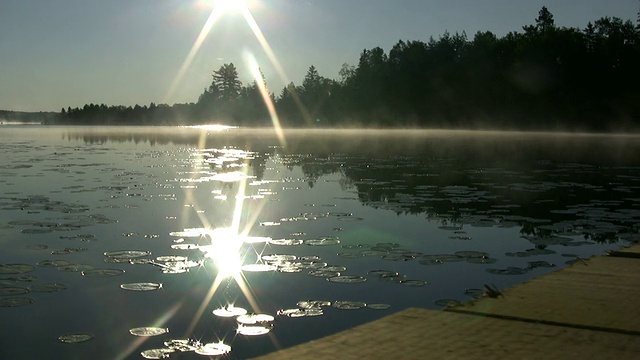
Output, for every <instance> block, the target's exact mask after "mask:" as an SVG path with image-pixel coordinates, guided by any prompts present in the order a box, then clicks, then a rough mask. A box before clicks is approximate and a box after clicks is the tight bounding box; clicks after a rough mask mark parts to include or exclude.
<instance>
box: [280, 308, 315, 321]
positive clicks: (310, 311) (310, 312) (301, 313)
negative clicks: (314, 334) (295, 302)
mask: <svg viewBox="0 0 640 360" xmlns="http://www.w3.org/2000/svg"><path fill="white" fill-rule="evenodd" d="M323 314H324V312H323V311H322V309H321V308H319V307H318V308H315V307H312V308H304V309H283V310H278V315H280V316H288V317H291V318H298V317H308V316H321V315H323Z"/></svg>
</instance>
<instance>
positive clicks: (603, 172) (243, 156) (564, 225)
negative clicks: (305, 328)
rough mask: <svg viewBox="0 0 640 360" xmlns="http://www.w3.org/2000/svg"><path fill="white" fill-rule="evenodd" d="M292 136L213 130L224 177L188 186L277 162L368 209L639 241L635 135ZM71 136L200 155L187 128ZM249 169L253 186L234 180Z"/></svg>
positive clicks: (639, 143)
mask: <svg viewBox="0 0 640 360" xmlns="http://www.w3.org/2000/svg"><path fill="white" fill-rule="evenodd" d="M285 135H286V136H287V146H286V147H282V146H279V145H278V142H277V139H276V137H275V135H274V134H273V132H272V131H271V130H243V129H226V130H224V131H218V132H207V133H206V136H205V139H204V146H206V148H205V149H201V150H199V156H202V157H203V158H204V163H208V164H211V167H212V169H216V170H220V169H223V170H224V171H223V172H219V173H217V172H214V173H206V172H203V173H201V174H199V176H198V177H197V179H185V181H191V182H197V181H229V182H233V181H238V180H240V179H243V178H244V177H248V178H255V179H256V180H257V181H263V180H264V170H265V167H266V164H267V163H268V162H269V161H272V162H279V163H281V164H282V165H283V166H285V167H286V168H288V169H293V168H294V167H299V168H300V169H301V170H302V173H303V174H304V177H305V181H306V183H307V185H308V187H309V188H312V187H313V186H315V185H316V183H317V182H318V181H323V180H322V177H323V176H327V175H331V174H339V175H340V178H339V179H338V182H339V184H340V186H341V188H342V189H344V190H345V191H350V190H355V191H356V193H357V197H358V199H359V201H360V202H361V203H363V204H365V205H367V206H371V207H374V208H380V209H388V210H392V211H394V212H396V213H397V214H398V215H400V214H424V215H425V216H426V217H427V218H429V219H432V220H434V221H438V222H441V223H442V224H443V225H454V226H460V227H462V226H464V225H470V226H476V227H477V226H490V227H492V226H499V227H520V228H521V233H522V235H523V236H525V237H526V238H531V239H539V238H542V237H549V236H551V235H562V234H569V235H581V236H584V238H585V239H586V240H590V241H596V242H615V241H618V239H619V238H620V237H623V238H625V237H631V238H633V237H634V236H635V235H633V234H635V233H637V232H638V228H637V226H635V224H636V223H637V220H638V218H640V212H639V211H638V209H637V208H636V205H635V204H636V203H637V199H636V198H635V197H634V195H633V194H634V193H635V192H636V191H638V189H640V178H639V176H638V175H637V174H638V169H640V162H639V160H638V159H637V157H636V156H635V154H637V153H638V150H639V149H640V138H638V137H636V136H622V135H585V134H582V135H580V134H578V135H575V134H574V135H572V134H550V133H542V134H527V133H500V132H476V133H474V132H464V131H462V132H461V131H456V132H446V131H418V130H416V131H409V132H401V131H390V132H389V131H386V132H375V131H349V130H344V131H334V130H330V131H325V132H323V131H308V130H307V131H289V132H287V133H285ZM65 136H66V137H67V138H69V139H79V138H81V139H82V140H83V141H85V142H87V143H107V142H109V141H115V142H123V141H134V142H149V143H150V144H156V143H158V144H160V143H163V144H168V143H173V144H184V145H196V144H199V145H203V135H202V132H201V130H200V131H196V130H194V129H189V128H181V129H180V130H179V131H178V132H177V133H176V132H167V131H165V130H162V129H153V131H152V132H149V129H148V128H145V129H143V130H139V131H135V132H133V133H129V132H125V131H123V132H122V133H113V132H111V131H109V132H106V133H100V132H99V131H97V130H96V132H94V133H91V132H90V133H89V134H87V133H86V132H85V131H73V130H72V131H69V132H68V133H66V134H65ZM212 145H216V146H217V147H211V146H212ZM246 165H248V166H250V167H251V169H252V172H253V174H254V175H253V177H249V176H248V175H246V173H243V172H238V171H228V170H230V169H232V168H233V167H241V166H246ZM324 181H326V180H324ZM218 191H220V190H218ZM263 195H264V194H263ZM260 196H261V195H260V194H256V195H254V198H258V197H260ZM217 198H218V199H225V198H226V195H225V194H222V193H220V194H217ZM276 220H277V219H276ZM456 238H458V239H465V238H466V235H461V236H457V237H456Z"/></svg>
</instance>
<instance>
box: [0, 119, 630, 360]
mask: <svg viewBox="0 0 640 360" xmlns="http://www.w3.org/2000/svg"><path fill="white" fill-rule="evenodd" d="M0 148H2V158H0V188H2V194H1V198H0V305H1V306H0V318H1V319H2V326H1V327H0V358H2V359H14V358H56V359H87V358H95V359H141V358H143V357H142V355H141V352H143V351H145V350H149V349H168V345H166V344H165V342H168V341H170V340H172V339H179V340H189V339H190V340H191V344H192V345H193V344H194V343H195V342H196V341H199V342H201V343H202V344H206V343H217V342H220V341H222V342H224V343H225V344H227V345H230V346H231V352H229V353H228V354H227V355H226V358H233V359H244V358H249V357H252V356H257V355H260V354H265V353H268V352H271V351H273V350H276V349H278V348H282V347H288V346H292V345H295V344H298V343H301V342H305V341H308V340H312V339H316V338H318V337H321V336H325V335H329V334H332V333H335V332H337V331H340V330H344V329H347V328H350V327H353V326H356V325H358V324H362V323H364V322H368V321H371V320H374V319H377V318H380V317H383V316H386V315H389V314H391V313H393V312H397V311H400V310H402V309H404V308H407V307H410V306H418V307H427V308H434V309H437V308H442V307H443V306H445V305H446V304H451V303H455V301H467V300H470V299H472V298H473V297H474V296H478V295H479V293H480V292H481V291H480V290H479V289H482V288H483V286H484V284H494V285H495V286H496V287H498V288H505V287H508V286H511V285H514V284H517V283H521V282H523V281H526V280H529V279H531V278H534V277H537V276H540V275H542V274H544V273H547V272H549V271H554V270H557V269H559V268H562V267H564V266H568V265H567V264H569V263H572V262H580V259H582V258H586V257H589V256H592V255H596V254H602V253H604V252H606V251H607V250H610V249H617V248H619V247H621V246H624V245H626V244H629V243H630V242H635V241H638V239H640V236H639V235H638V231H639V230H640V226H639V225H638V224H639V220H640V195H639V194H640V156H638V154H639V151H638V150H639V149H640V138H638V137H634V136H599V135H590V136H585V135H582V136H581V135H552V134H520V133H490V132H444V131H407V132H401V131H346V130H342V131H320V130H317V131H287V132H285V134H284V137H283V138H282V137H278V136H276V134H275V133H274V132H273V131H270V130H247V129H245V130H239V129H232V130H225V131H214V130H207V129H192V128H107V127H105V128H80V127H79V128H67V127H59V128H58V127H40V126H27V127H19V126H13V127H12V126H3V127H0ZM577 265H579V264H577ZM138 283H146V284H144V285H139V284H138ZM123 284H124V287H125V288H127V287H129V288H133V289H134V290H130V289H123V288H122V285H123ZM127 284H128V285H127ZM131 284H134V285H131ZM136 284H138V285H136ZM135 290H148V291H135ZM540 296H544V294H540ZM305 300H318V301H324V302H320V303H317V304H316V305H322V306H315V307H312V308H311V309H303V310H295V309H302V308H304V307H305V306H306V305H307V304H304V303H300V304H299V302H300V301H305ZM231 304H232V305H233V306H235V307H239V308H243V309H245V310H247V311H248V313H250V314H251V313H255V314H266V315H271V316H273V317H274V319H273V321H258V322H257V323H254V324H250V322H251V321H249V320H251V319H252V318H249V320H247V319H246V318H244V320H242V318H236V317H233V316H231V317H222V316H218V315H215V314H214V313H213V311H214V310H216V309H221V308H225V307H226V306H229V305H231ZM231 309H233V308H231ZM282 310H288V311H285V312H284V313H283V312H281V311H282ZM279 311H280V313H279ZM287 314H288V315H287ZM300 315H317V316H300ZM297 316H300V317H297ZM253 319H254V320H255V318H253ZM239 320H240V321H239ZM140 327H148V328H152V329H146V330H137V331H143V332H145V331H146V334H147V335H149V332H153V331H158V332H162V331H160V330H161V329H168V332H167V333H162V334H159V335H156V336H136V335H133V334H132V332H133V333H136V332H137V331H136V330H132V329H135V328H140ZM156 328H157V329H156ZM159 329H160V330H159ZM251 332H253V333H264V334H262V335H250V334H249V333H251ZM68 334H87V335H89V336H91V337H92V338H91V339H90V340H88V341H84V342H78V343H63V342H61V341H60V340H59V337H60V336H63V335H68ZM142 335H145V334H144V333H143V334H142ZM147 354H149V353H147ZM170 358H171V359H196V358H206V357H203V356H202V355H198V354H196V353H195V352H194V351H186V352H179V351H175V352H173V353H171V354H170Z"/></svg>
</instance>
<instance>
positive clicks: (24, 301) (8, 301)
mask: <svg viewBox="0 0 640 360" xmlns="http://www.w3.org/2000/svg"><path fill="white" fill-rule="evenodd" d="M30 304H33V299H31V298H26V297H9V298H0V307H18V306H25V305H30Z"/></svg>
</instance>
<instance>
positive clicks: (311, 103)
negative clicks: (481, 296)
mask: <svg viewBox="0 0 640 360" xmlns="http://www.w3.org/2000/svg"><path fill="white" fill-rule="evenodd" d="M639 64H640V14H639V18H638V21H637V22H636V24H634V23H633V22H632V21H630V20H627V21H623V20H622V19H620V18H617V17H603V18H601V19H598V20H596V21H594V22H589V23H588V24H587V25H586V27H585V28H583V29H578V28H569V27H560V26H557V25H556V23H555V21H554V18H553V14H552V13H551V12H550V11H549V10H548V9H547V8H546V7H542V9H541V10H540V11H539V12H538V16H537V17H536V18H535V22H534V23H533V24H531V25H526V26H524V27H523V28H522V31H513V32H510V33H508V34H507V35H505V36H503V37H497V36H496V35H495V34H493V33H492V32H490V31H484V32H477V33H476V34H475V35H474V36H473V39H469V38H468V37H467V35H466V34H465V33H464V32H463V33H455V34H450V33H448V32H445V33H444V34H443V35H441V36H440V37H439V38H438V39H437V40H436V39H434V38H433V37H431V38H429V40H428V41H426V42H424V41H421V40H411V41H404V40H400V41H398V43H396V44H395V45H394V46H393V47H392V48H391V49H390V50H389V52H385V51H384V50H383V49H382V48H380V47H374V48H372V49H364V50H362V52H361V53H360V57H359V61H358V64H357V65H349V64H344V65H343V66H342V69H341V70H340V71H339V73H338V77H337V79H330V78H327V77H324V76H322V75H320V74H319V73H318V70H317V69H316V67H315V66H313V65H311V66H310V67H309V69H308V71H307V73H306V74H305V77H304V79H303V81H302V84H300V85H296V84H294V83H290V84H288V85H286V86H285V87H284V88H283V89H282V90H281V91H280V92H279V93H278V94H277V95H276V94H274V93H271V92H268V93H266V94H265V93H264V91H261V89H263V90H264V89H267V84H266V83H264V82H262V83H258V82H257V81H253V82H252V83H250V84H242V82H241V81H240V80H239V75H238V72H237V69H236V67H235V66H234V65H233V64H232V63H229V64H224V65H222V66H221V67H220V68H219V69H218V70H215V71H213V75H212V82H211V84H210V85H209V86H208V87H207V88H205V89H204V90H203V92H202V94H201V95H200V96H199V98H198V99H197V101H196V102H193V103H189V104H175V105H173V106H169V105H166V104H160V105H155V104H153V103H152V104H150V105H149V106H146V105H145V106H139V105H136V106H135V107H123V106H106V105H104V104H101V105H95V104H88V105H85V106H84V107H83V108H75V109H72V108H67V109H62V111H61V113H60V117H59V121H60V122H62V123H67V124H87V123H89V124H147V125H151V124H153V125H155V124H159V125H160V124H162V125H168V124H202V123H211V122H222V123H226V124H230V125H239V126H269V125H271V119H270V114H269V111H268V109H267V107H266V106H265V97H266V98H268V99H269V100H270V101H271V102H272V103H273V104H274V105H275V110H276V112H277V114H278V116H279V118H280V121H281V123H282V124H283V125H284V126H291V127H307V126H334V127H335V126H365V127H367V126H383V127H405V126H420V127H438V128H501V129H524V130H542V129H545V130H551V129H572V130H573V129H580V130H591V131H608V130H615V129H634V130H638V129H640V101H639V100H640V88H639V87H638V84H640V65H639ZM263 78H264V77H263ZM263 94H265V95H263Z"/></svg>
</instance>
